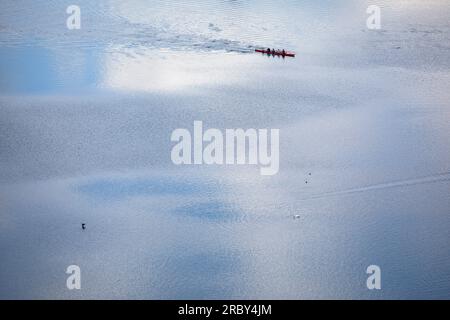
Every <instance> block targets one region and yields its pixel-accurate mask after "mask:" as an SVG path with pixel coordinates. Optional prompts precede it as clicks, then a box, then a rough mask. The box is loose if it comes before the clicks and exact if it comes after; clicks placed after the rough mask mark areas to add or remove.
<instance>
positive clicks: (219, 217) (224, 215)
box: [174, 200, 241, 222]
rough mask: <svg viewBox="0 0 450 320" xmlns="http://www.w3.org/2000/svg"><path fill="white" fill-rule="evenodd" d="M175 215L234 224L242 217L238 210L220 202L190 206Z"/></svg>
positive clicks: (178, 210)
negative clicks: (233, 222)
mask: <svg viewBox="0 0 450 320" xmlns="http://www.w3.org/2000/svg"><path fill="white" fill-rule="evenodd" d="M174 213H175V214H177V215H180V216H183V217H192V218H198V219H202V220H204V219H207V220H211V221H214V222H232V221H234V220H236V219H237V218H238V217H239V216H241V214H240V213H239V212H238V211H237V210H236V209H234V208H232V207H231V206H229V205H227V204H226V203H224V202H221V201H218V200H212V201H208V202H200V203H194V204H189V205H186V206H183V207H180V208H178V209H176V210H175V211H174Z"/></svg>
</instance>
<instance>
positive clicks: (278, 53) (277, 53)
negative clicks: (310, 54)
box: [255, 49, 295, 57]
mask: <svg viewBox="0 0 450 320" xmlns="http://www.w3.org/2000/svg"><path fill="white" fill-rule="evenodd" d="M255 52H259V53H265V54H269V55H270V54H271V55H274V56H282V57H295V53H294V52H288V51H285V52H284V53H283V51H280V50H276V51H275V52H273V51H272V50H270V51H269V50H264V49H255Z"/></svg>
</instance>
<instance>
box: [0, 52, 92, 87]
mask: <svg viewBox="0 0 450 320" xmlns="http://www.w3.org/2000/svg"><path fill="white" fill-rule="evenodd" d="M96 50H97V51H96ZM99 52H100V48H96V49H95V50H94V49H92V50H75V49H67V50H60V49H57V50H56V49H48V48H45V47H39V46H30V45H22V46H19V47H0V92H1V93H8V94H30V95H36V94H38V95H39V94H52V93H59V92H70V93H75V92H80V91H84V90H86V89H89V88H91V87H94V86H95V85H97V83H98V81H99Z"/></svg>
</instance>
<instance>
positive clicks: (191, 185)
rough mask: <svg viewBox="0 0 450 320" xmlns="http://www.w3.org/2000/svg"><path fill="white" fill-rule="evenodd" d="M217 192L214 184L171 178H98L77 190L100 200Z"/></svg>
mask: <svg viewBox="0 0 450 320" xmlns="http://www.w3.org/2000/svg"><path fill="white" fill-rule="evenodd" d="M205 189H207V190H209V192H215V191H216V187H215V186H214V185H213V184H208V183H206V182H205V183H202V182H199V181H178V180H175V179H170V178H164V177H160V178H145V179H144V178H139V179H112V180H107V179H103V180H97V181H94V182H89V183H86V184H83V185H81V186H78V187H77V191H78V192H80V193H83V194H85V195H87V196H89V197H92V198H95V199H100V200H121V199H124V198H128V197H136V196H145V195H191V194H195V193H198V192H200V191H201V192H202V193H203V194H204V193H205Z"/></svg>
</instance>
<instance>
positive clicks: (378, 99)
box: [0, 0, 450, 299]
mask: <svg viewBox="0 0 450 320" xmlns="http://www.w3.org/2000/svg"><path fill="white" fill-rule="evenodd" d="M380 4H381V8H382V27H383V28H382V29H381V30H379V31H369V30H368V29H367V28H366V18H367V14H366V8H367V6H368V3H366V2H365V1H352V0H347V1H320V2H319V1H288V0H284V1H276V2H273V1H214V0H201V1H195V2H193V1H183V2H182V1H140V0H133V1H126V2H123V1H115V0H110V1H101V2H100V1H98V2H93V1H78V5H79V6H80V7H81V21H82V22H81V23H82V25H81V30H72V31H71V30H68V29H67V28H66V19H67V17H68V15H67V14H66V12H65V11H66V4H65V3H63V2H61V1H45V2H44V1H41V2H36V1H25V0H21V1H2V2H1V3H0V298H7V299H10V298H64V299H78V298H139V299H141V298H148V299H176V298H180V299H191V298H202V299H215V298H224V299H231V298H244V299H249V298H267V299H282V298H362V299H380V298H385V299H392V298H405V299H408V298H440V299H442V298H446V299H448V298H450V296H449V292H450V255H449V250H448V247H449V245H450V238H449V232H448V230H449V228H450V194H449V190H450V148H449V144H448V142H449V137H450V125H449V124H450V105H449V101H450V100H449V99H450V93H449V90H448V85H449V80H450V62H449V61H450V60H449V56H450V24H449V21H448V17H449V14H450V4H449V3H448V1H438V0H434V1H426V4H425V2H423V1H408V2H406V1H388V0H386V1H381V2H380ZM267 46H270V47H275V48H286V49H288V50H293V51H295V52H296V53H297V56H296V58H294V59H288V58H286V59H281V58H274V57H267V56H263V55H259V54H256V53H254V49H255V48H257V47H267ZM194 120H202V121H203V123H204V126H205V128H218V129H220V130H225V129H226V128H279V129H280V170H279V173H278V174H277V175H274V176H261V175H260V174H259V168H258V167H257V166H207V165H205V166H175V165H174V164H173V163H172V161H171V159H170V152H171V148H172V146H173V143H172V142H171V141H170V136H171V133H172V131H173V130H174V129H176V128H187V129H189V130H190V131H191V132H192V130H193V122H194ZM81 223H86V226H87V228H86V230H82V229H81ZM71 264H76V265H79V266H80V267H81V270H82V289H81V290H73V291H70V290H67V288H66V277H67V275H66V274H65V270H66V268H67V266H69V265H71ZM371 264H376V265H379V266H380V267H381V270H382V290H380V291H369V290H367V288H366V278H367V275H366V268H367V266H369V265H371Z"/></svg>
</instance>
